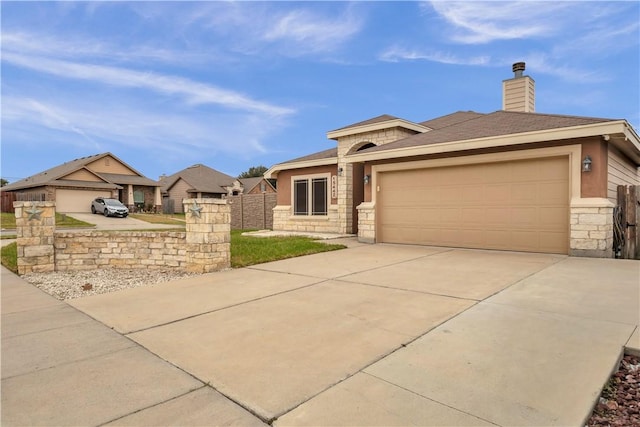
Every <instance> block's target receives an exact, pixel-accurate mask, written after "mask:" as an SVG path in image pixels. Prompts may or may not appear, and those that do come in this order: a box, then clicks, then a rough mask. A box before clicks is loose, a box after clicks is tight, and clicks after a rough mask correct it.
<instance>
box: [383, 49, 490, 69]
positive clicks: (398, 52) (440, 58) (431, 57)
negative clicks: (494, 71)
mask: <svg viewBox="0 0 640 427" xmlns="http://www.w3.org/2000/svg"><path fill="white" fill-rule="evenodd" d="M379 59H380V60H382V61H386V62H399V61H401V60H425V61H432V62H439V63H442V64H454V65H488V64H489V62H490V60H491V57H490V56H472V57H468V58H465V57H460V56H457V55H454V54H451V53H444V52H438V51H430V52H423V51H420V50H418V49H415V50H411V49H406V48H402V47H397V46H394V47H391V48H389V49H387V50H386V51H384V52H383V53H382V54H380V56H379Z"/></svg>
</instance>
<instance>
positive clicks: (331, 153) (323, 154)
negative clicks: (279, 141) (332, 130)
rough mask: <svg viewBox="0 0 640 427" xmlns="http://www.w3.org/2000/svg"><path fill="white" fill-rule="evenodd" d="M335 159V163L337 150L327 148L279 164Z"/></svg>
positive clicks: (335, 148)
mask: <svg viewBox="0 0 640 427" xmlns="http://www.w3.org/2000/svg"><path fill="white" fill-rule="evenodd" d="M331 158H335V159H336V161H337V159H338V148H337V147H334V148H329V149H328V150H324V151H318V152H317V153H313V154H309V155H306V156H302V157H297V158H295V159H292V160H287V161H286V162H282V163H279V164H281V165H283V164H286V163H297V162H306V161H310V160H322V159H331Z"/></svg>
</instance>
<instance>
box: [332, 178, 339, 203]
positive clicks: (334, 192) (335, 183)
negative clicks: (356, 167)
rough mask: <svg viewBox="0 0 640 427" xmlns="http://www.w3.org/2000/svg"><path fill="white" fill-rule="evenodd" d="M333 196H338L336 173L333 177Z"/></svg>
mask: <svg viewBox="0 0 640 427" xmlns="http://www.w3.org/2000/svg"><path fill="white" fill-rule="evenodd" d="M331 198H332V199H337V198H338V177H337V176H335V175H333V176H332V177H331Z"/></svg>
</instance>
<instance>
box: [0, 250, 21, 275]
mask: <svg viewBox="0 0 640 427" xmlns="http://www.w3.org/2000/svg"><path fill="white" fill-rule="evenodd" d="M0 256H1V257H2V265H4V266H5V267H7V268H8V269H9V270H11V271H13V272H14V273H16V274H18V244H17V243H16V242H13V243H9V244H8V245H7V246H3V247H2V249H0Z"/></svg>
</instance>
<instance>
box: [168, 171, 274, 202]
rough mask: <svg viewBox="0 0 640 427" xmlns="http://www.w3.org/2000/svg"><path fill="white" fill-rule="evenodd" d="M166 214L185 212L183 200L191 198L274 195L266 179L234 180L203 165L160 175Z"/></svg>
mask: <svg viewBox="0 0 640 427" xmlns="http://www.w3.org/2000/svg"><path fill="white" fill-rule="evenodd" d="M160 183H161V185H162V195H163V199H164V203H163V204H164V206H165V209H164V210H165V211H168V212H176V213H181V212H183V207H182V200H183V199H188V198H214V199H224V198H226V197H227V196H237V195H240V194H249V193H251V194H255V193H272V192H275V189H274V188H273V186H272V185H271V184H270V183H269V182H268V181H267V180H266V179H264V178H262V177H256V178H242V179H238V178H234V177H232V176H229V175H227V174H224V173H222V172H219V171H217V170H215V169H212V168H210V167H208V166H205V165H202V164H196V165H193V166H189V167H188V168H186V169H183V170H181V171H179V172H176V173H174V174H173V175H170V176H161V177H160Z"/></svg>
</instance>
